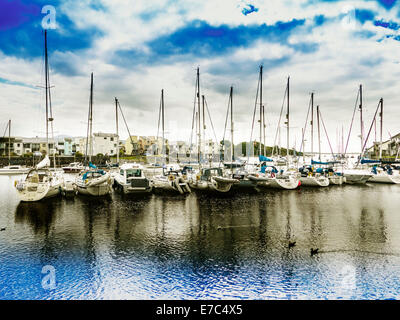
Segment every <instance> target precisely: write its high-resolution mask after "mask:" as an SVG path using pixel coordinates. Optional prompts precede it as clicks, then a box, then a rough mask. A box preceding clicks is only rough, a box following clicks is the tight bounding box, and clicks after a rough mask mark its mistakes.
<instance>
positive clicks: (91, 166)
mask: <svg viewBox="0 0 400 320" xmlns="http://www.w3.org/2000/svg"><path fill="white" fill-rule="evenodd" d="M89 168H93V169H97V167H96V166H95V165H94V164H93V163H91V162H89Z"/></svg>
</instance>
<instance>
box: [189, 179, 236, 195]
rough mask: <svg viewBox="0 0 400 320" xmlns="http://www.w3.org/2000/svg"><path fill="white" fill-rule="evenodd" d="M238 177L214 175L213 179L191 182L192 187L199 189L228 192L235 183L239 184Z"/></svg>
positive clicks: (211, 191)
mask: <svg viewBox="0 0 400 320" xmlns="http://www.w3.org/2000/svg"><path fill="white" fill-rule="evenodd" d="M238 183H239V181H238V180H236V179H230V178H225V177H212V179H211V181H204V180H197V181H193V182H191V183H189V186H190V188H192V189H194V190H198V191H204V192H210V193H228V192H229V191H231V189H232V186H233V185H234V184H238Z"/></svg>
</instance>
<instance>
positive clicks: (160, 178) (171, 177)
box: [152, 89, 191, 194]
mask: <svg viewBox="0 0 400 320" xmlns="http://www.w3.org/2000/svg"><path fill="white" fill-rule="evenodd" d="M164 110H165V109H164V89H162V90H161V100H160V110H159V120H160V118H161V130H162V150H161V153H162V154H163V156H164V155H166V154H167V152H166V146H165V136H164V135H165V126H164V123H165V121H164ZM159 125H160V121H159V123H158V126H159ZM158 133H159V127H158V131H157V143H158ZM165 158H166V160H165V161H166V162H167V163H168V162H169V158H168V155H166V157H165ZM163 159H164V157H163ZM152 181H153V187H154V191H167V192H173V193H180V194H184V193H190V192H191V190H190V187H189V184H188V182H187V181H186V179H184V177H183V175H182V172H181V169H180V167H179V165H178V164H164V165H163V168H162V173H161V174H157V175H155V176H154V177H153V179H152Z"/></svg>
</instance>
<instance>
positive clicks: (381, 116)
mask: <svg viewBox="0 0 400 320" xmlns="http://www.w3.org/2000/svg"><path fill="white" fill-rule="evenodd" d="M380 103H381V113H380V118H381V132H380V133H381V134H380V136H381V141H380V144H379V159H382V138H383V137H382V136H383V98H381V101H380Z"/></svg>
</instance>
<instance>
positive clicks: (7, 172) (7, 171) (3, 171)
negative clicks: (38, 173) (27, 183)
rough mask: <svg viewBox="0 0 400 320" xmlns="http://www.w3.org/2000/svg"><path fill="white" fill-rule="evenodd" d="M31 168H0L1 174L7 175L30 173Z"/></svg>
mask: <svg viewBox="0 0 400 320" xmlns="http://www.w3.org/2000/svg"><path fill="white" fill-rule="evenodd" d="M28 172H29V169H28V168H27V169H15V170H12V169H0V175H7V176H12V175H19V174H25V173H28Z"/></svg>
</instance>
